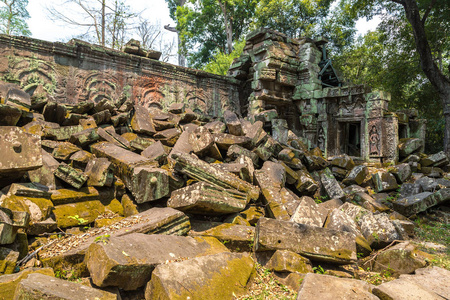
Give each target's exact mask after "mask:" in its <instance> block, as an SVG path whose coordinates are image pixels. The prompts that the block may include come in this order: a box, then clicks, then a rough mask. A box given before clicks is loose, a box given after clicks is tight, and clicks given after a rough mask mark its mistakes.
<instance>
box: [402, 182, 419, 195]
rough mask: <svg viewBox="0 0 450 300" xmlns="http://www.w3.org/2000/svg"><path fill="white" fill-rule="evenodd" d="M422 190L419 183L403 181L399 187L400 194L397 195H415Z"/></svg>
mask: <svg viewBox="0 0 450 300" xmlns="http://www.w3.org/2000/svg"><path fill="white" fill-rule="evenodd" d="M422 191H423V190H422V187H421V186H420V184H415V183H404V184H402V186H401V187H400V196H399V198H404V197H408V196H413V195H417V194H420V193H421V192H422Z"/></svg>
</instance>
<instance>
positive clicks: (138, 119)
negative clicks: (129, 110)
mask: <svg viewBox="0 0 450 300" xmlns="http://www.w3.org/2000/svg"><path fill="white" fill-rule="evenodd" d="M131 128H132V129H133V131H135V132H138V133H145V134H148V135H150V136H152V135H154V134H155V133H156V130H155V127H154V126H153V122H152V118H151V117H150V113H149V111H148V110H147V109H146V108H145V107H143V106H141V105H134V114H133V117H132V118H131Z"/></svg>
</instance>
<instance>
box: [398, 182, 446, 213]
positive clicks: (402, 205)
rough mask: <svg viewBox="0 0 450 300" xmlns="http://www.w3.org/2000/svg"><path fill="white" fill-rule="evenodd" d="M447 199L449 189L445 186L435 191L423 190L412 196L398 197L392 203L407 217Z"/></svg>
mask: <svg viewBox="0 0 450 300" xmlns="http://www.w3.org/2000/svg"><path fill="white" fill-rule="evenodd" d="M449 200H450V189H447V188H445V189H441V190H439V191H437V192H435V193H430V192H423V193H420V194H417V195H414V196H409V197H406V198H402V199H398V200H396V201H394V202H393V205H394V209H395V210H396V211H398V212H399V213H401V214H403V215H405V216H407V217H409V216H411V215H413V214H417V213H419V212H422V211H425V210H427V209H428V208H430V207H433V206H436V205H438V204H441V203H444V202H447V201H449Z"/></svg>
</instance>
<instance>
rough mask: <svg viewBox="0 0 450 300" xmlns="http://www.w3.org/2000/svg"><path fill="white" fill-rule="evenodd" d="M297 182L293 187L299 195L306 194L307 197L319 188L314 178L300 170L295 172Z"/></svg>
mask: <svg viewBox="0 0 450 300" xmlns="http://www.w3.org/2000/svg"><path fill="white" fill-rule="evenodd" d="M297 174H298V181H297V183H296V185H295V187H296V188H297V190H298V191H299V192H300V193H306V194H309V195H312V194H314V192H315V191H317V189H318V188H319V185H318V183H317V182H316V181H315V180H314V178H313V177H312V176H311V174H309V173H308V172H307V171H304V170H300V171H297Z"/></svg>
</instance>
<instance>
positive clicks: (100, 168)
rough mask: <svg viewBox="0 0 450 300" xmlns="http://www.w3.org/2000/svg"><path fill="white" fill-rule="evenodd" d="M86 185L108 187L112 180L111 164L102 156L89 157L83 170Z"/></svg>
mask: <svg viewBox="0 0 450 300" xmlns="http://www.w3.org/2000/svg"><path fill="white" fill-rule="evenodd" d="M84 172H85V174H86V176H88V180H87V185H88V186H99V187H102V186H107V187H110V186H111V185H112V183H113V180H114V173H113V166H112V165H111V162H110V161H109V160H108V159H107V158H104V157H101V158H94V159H91V160H90V161H89V162H88V164H87V166H86V169H85V170H84Z"/></svg>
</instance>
